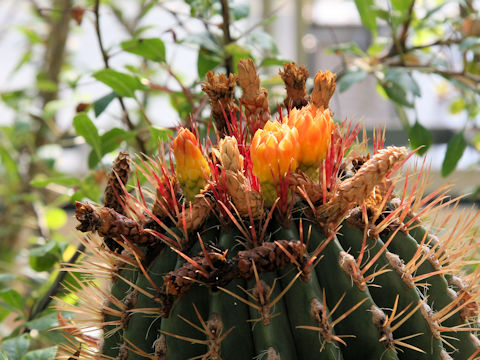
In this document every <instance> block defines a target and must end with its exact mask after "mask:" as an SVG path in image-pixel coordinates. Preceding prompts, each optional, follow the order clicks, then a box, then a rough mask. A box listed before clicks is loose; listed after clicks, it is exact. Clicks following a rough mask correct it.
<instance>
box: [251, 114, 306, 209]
mask: <svg viewBox="0 0 480 360" xmlns="http://www.w3.org/2000/svg"><path fill="white" fill-rule="evenodd" d="M298 141H299V137H298V131H297V129H296V128H294V127H289V126H288V125H287V124H281V123H279V122H277V121H268V122H267V123H266V124H265V127H264V128H263V129H259V130H257V132H256V133H255V136H254V137H253V140H252V142H251V145H250V157H251V159H252V163H253V173H254V174H255V175H256V176H257V177H258V180H259V182H260V185H261V186H262V193H263V195H264V197H265V200H266V202H267V204H270V205H271V204H272V203H273V202H274V201H275V198H276V192H275V186H274V185H275V184H277V183H278V182H279V180H281V178H282V177H284V176H285V175H286V174H287V173H288V172H289V171H295V170H296V168H297V165H298V163H297V158H298V153H299V143H298ZM267 189H268V191H267Z"/></svg>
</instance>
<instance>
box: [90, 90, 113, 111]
mask: <svg viewBox="0 0 480 360" xmlns="http://www.w3.org/2000/svg"><path fill="white" fill-rule="evenodd" d="M116 97H117V93H116V92H115V91H112V92H111V93H109V94H107V95H105V96H102V97H101V98H100V99H98V100H95V102H94V103H93V111H94V112H95V117H99V116H100V114H101V113H103V112H104V111H105V109H106V108H107V107H108V105H110V103H111V102H112V101H113V99H115V98H116Z"/></svg>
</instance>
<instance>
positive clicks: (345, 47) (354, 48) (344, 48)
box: [326, 41, 366, 56]
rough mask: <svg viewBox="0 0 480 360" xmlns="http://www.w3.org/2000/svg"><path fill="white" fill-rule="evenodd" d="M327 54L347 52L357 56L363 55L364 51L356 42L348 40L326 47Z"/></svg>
mask: <svg viewBox="0 0 480 360" xmlns="http://www.w3.org/2000/svg"><path fill="white" fill-rule="evenodd" d="M326 52H327V54H342V53H348V54H353V55H358V56H365V55H366V54H365V51H363V50H362V49H361V48H360V47H359V46H358V44H357V43H355V42H353V41H350V42H346V43H342V44H335V45H332V46H330V47H328V48H327V51H326Z"/></svg>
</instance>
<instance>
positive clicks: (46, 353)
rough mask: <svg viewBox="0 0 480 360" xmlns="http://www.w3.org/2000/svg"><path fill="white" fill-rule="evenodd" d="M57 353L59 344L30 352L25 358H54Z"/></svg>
mask: <svg viewBox="0 0 480 360" xmlns="http://www.w3.org/2000/svg"><path fill="white" fill-rule="evenodd" d="M56 354H57V346H52V347H49V348H45V349H39V350H34V351H30V352H28V353H27V354H26V355H25V357H24V360H52V359H55V355H56Z"/></svg>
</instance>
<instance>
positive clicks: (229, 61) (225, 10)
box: [220, 0, 233, 75]
mask: <svg viewBox="0 0 480 360" xmlns="http://www.w3.org/2000/svg"><path fill="white" fill-rule="evenodd" d="M220 2H221V4H222V18H223V22H222V30H223V46H224V47H225V46H227V45H228V44H230V43H232V41H233V40H232V36H231V35H230V9H229V7H228V0H221V1H220ZM224 51H225V48H224ZM225 69H226V73H227V75H228V74H231V73H233V57H232V56H231V55H227V54H226V53H225Z"/></svg>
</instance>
